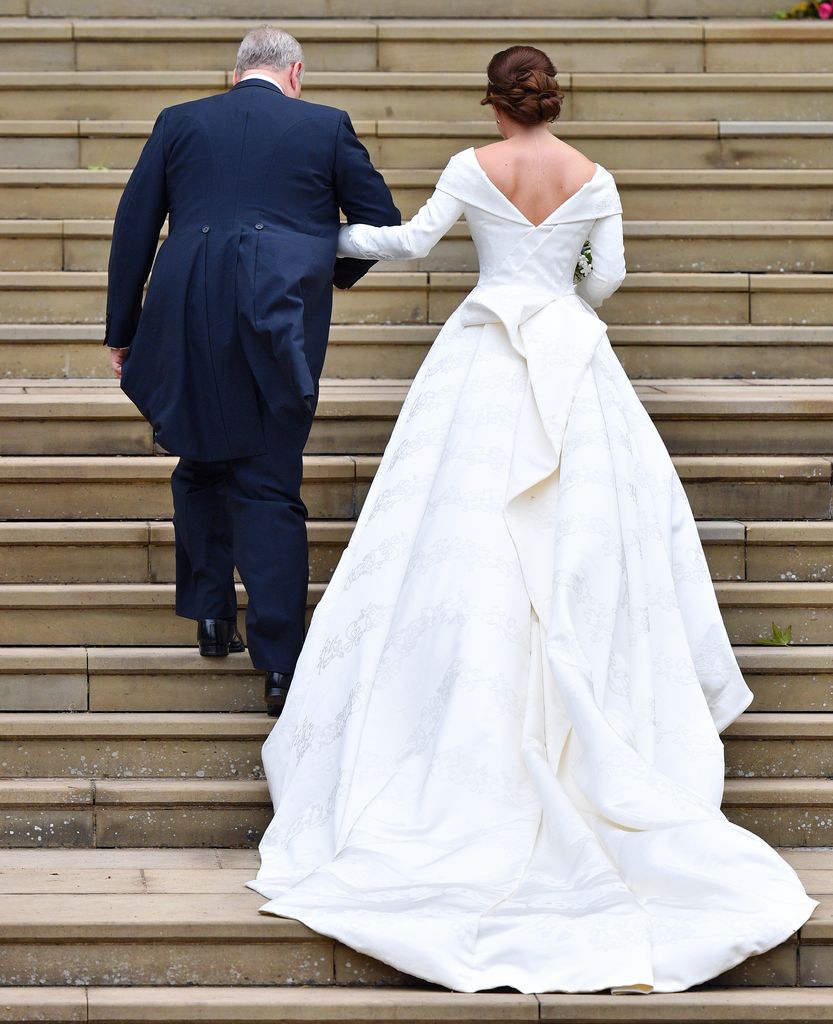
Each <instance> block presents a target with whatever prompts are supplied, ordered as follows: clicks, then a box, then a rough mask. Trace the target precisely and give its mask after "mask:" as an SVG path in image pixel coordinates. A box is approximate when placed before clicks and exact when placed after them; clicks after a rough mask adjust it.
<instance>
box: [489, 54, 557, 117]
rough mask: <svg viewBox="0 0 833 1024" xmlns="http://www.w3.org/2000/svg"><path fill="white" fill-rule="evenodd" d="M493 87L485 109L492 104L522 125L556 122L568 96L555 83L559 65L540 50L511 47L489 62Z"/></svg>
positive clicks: (490, 83)
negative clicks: (565, 97) (565, 96)
mask: <svg viewBox="0 0 833 1024" xmlns="http://www.w3.org/2000/svg"><path fill="white" fill-rule="evenodd" d="M486 74H487V77H488V79H489V84H488V85H487V87H486V95H485V96H484V97H483V99H482V100H481V101H480V103H481V104H482V105H485V104H491V105H492V106H493V107H494V108H495V110H497V111H498V112H499V113H504V114H506V115H507V117H509V118H511V119H512V120H513V121H517V122H518V123H519V124H527V125H531V124H540V123H541V122H542V121H555V120H556V118H557V117H558V115H559V114H560V113H561V103H562V101H563V99H564V94H563V93H562V91H561V90H560V89H559V88H558V83H557V82H556V80H555V76H556V70H555V65H554V64H553V62H552V61H551V60H550V59H549V57H548V56H547V55H546V54H545V53H544V51H543V50H539V49H538V48H537V47H536V46H510V47H509V48H508V49H506V50H500V51H499V52H498V53H496V54H495V55H494V57H492V59H491V60H490V61H489V67H488V69H487V71H486Z"/></svg>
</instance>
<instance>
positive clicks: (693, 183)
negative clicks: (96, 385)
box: [0, 76, 833, 319]
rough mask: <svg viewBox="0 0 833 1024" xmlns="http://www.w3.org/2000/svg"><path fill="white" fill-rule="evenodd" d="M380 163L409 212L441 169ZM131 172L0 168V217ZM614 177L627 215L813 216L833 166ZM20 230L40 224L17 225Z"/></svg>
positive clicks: (62, 203) (81, 196)
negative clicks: (830, 167)
mask: <svg viewBox="0 0 833 1024" xmlns="http://www.w3.org/2000/svg"><path fill="white" fill-rule="evenodd" d="M831 80H832V81H833V76H831ZM1 98H2V94H1V93H0V99H1ZM383 170H384V174H385V178H386V180H387V182H388V184H389V185H390V187H391V189H392V191H393V195H394V198H395V200H396V202H397V204H398V206H399V208H400V209H401V211H402V215H403V216H404V217H410V216H412V215H413V214H414V213H415V212H416V211H417V210H418V209H419V207H420V206H421V205H422V204H423V203H424V202H425V200H426V199H427V198H428V196H429V195H430V194H431V192H432V191H433V189H434V186H435V184H436V182H437V178H438V174H439V172H438V171H437V170H436V169H411V168H392V169H385V168H383ZM128 177H129V170H127V169H122V170H111V169H108V168H93V169H84V170H78V169H73V168H70V169H58V170H54V169H50V168H25V169H20V168H17V169H15V168H12V169H9V168H5V169H0V187H2V193H0V218H3V219H4V220H9V219H10V220H27V221H28V220H34V221H43V220H60V221H63V220H69V219H74V220H77V219H79V218H83V219H85V220H100V219H107V218H112V216H113V215H114V213H115V210H116V206H117V205H118V201H119V198H120V196H121V193H122V191H123V189H124V186H125V184H126V182H127V179H128ZM616 182H617V186H618V188H619V191H620V193H621V196H622V204H623V208H624V213H625V217H626V218H627V219H628V220H633V221H652V222H664V221H667V220H668V218H669V214H671V216H672V218H673V222H675V223H676V222H679V221H707V222H708V223H714V221H730V222H738V221H755V222H760V221H766V222H770V221H773V220H780V221H790V222H793V221H797V222H805V221H810V222H813V221H824V220H827V219H828V214H829V209H828V199H829V194H830V188H831V186H833V169H829V168H825V169H812V168H810V169H803V168H800V169H787V170H782V169H776V170H773V169H760V168H742V169H732V168H729V169H725V168H718V169H676V168H671V169H668V168H650V169H640V168H636V169H627V168H626V169H623V170H619V171H617V173H616ZM20 230H21V231H25V232H29V231H37V230H38V229H37V228H29V227H28V225H21V226H20ZM75 230H76V231H82V230H85V231H93V232H94V231H95V228H94V227H93V228H89V227H88V228H86V229H84V228H83V226H82V225H79V226H78V227H77V228H75ZM690 230H696V229H694V228H692V229H690ZM734 230H736V231H740V232H743V231H746V230H748V229H747V228H745V227H738V228H735V229H734ZM752 230H754V228H753V229H752ZM769 230H772V231H773V232H777V231H779V230H780V231H781V232H783V231H784V230H786V229H785V228H784V227H783V226H781V227H780V228H778V227H773V228H771V229H769ZM801 230H803V229H800V228H799V229H797V232H798V233H800V232H801ZM810 230H812V229H810ZM44 283H45V282H44ZM35 319H36V317H35Z"/></svg>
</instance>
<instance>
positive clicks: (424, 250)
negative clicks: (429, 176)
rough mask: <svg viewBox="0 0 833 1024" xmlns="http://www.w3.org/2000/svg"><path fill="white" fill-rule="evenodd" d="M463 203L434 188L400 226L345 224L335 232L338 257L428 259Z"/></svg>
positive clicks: (456, 217)
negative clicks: (420, 205)
mask: <svg viewBox="0 0 833 1024" xmlns="http://www.w3.org/2000/svg"><path fill="white" fill-rule="evenodd" d="M464 205H465V204H464V203H463V202H462V200H460V199H457V198H455V197H454V196H451V195H449V194H448V193H447V192H443V191H441V190H440V189H439V188H437V189H436V190H435V191H434V194H433V195H432V196H431V197H430V199H428V201H427V202H426V203H425V205H424V206H423V207H422V208H421V209H420V210H419V211H418V212H417V213H416V214H415V215H414V216H413V217H412V218H411V219H410V220H409V221H408V222H407V223H405V224H402V225H401V226H399V227H384V228H374V227H371V226H370V225H369V224H348V225H345V226H344V227H342V228H341V229H340V230H339V233H338V255H339V256H356V257H358V258H359V259H368V260H403V259H404V260H413V259H419V258H420V257H422V256H427V255H428V253H429V252H430V251H431V250H432V249H433V248H434V246H435V245H436V244H437V242H438V241H439V240H440V239H441V238H442V236H443V235H444V234H445V233H446V231H448V229H449V228H450V227H451V226H452V224H454V223H456V221H457V220H458V219H459V217H460V215H461V214H462V212H463V208H464Z"/></svg>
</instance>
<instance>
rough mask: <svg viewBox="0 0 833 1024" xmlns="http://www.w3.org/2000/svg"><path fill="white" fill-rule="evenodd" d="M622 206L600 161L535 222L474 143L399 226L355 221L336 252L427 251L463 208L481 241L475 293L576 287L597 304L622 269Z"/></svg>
mask: <svg viewBox="0 0 833 1024" xmlns="http://www.w3.org/2000/svg"><path fill="white" fill-rule="evenodd" d="M621 213H622V206H621V203H620V201H619V194H618V192H617V191H616V185H615V183H614V181H613V177H612V176H611V175H610V173H609V172H608V171H606V170H605V168H604V167H602V166H601V165H599V164H596V170H595V172H594V174H593V176H592V178H591V179H590V180H589V181H587V182H585V184H584V185H582V186H581V188H579V189H578V190H577V191H576V192H574V193H573V194H572V195H571V196H569V197H568V198H567V199H566V200H565V201H564V202H563V203H561V205H560V206H559V207H558V208H557V209H555V210H553V212H552V213H551V214H550V215H549V216H548V217H546V218H545V219H544V220H543V221H542V222H541V223H540V224H537V225H536V224H533V223H532V222H531V221H530V220H528V219H527V218H526V217H525V216H524V215H523V214H522V213H521V211H520V210H519V209H518V208H517V207H516V206H515V205H514V204H513V203H512V202H511V201H510V200H509V199H508V198H507V197H506V196H505V195H504V194H503V193H502V192H501V191H500V190H499V189H498V188H497V186H496V185H495V184H494V183H493V182H492V181H491V180H490V179H489V177H488V176H487V175H486V173H485V171H484V170H483V168H482V167H481V166H480V163H479V162H478V160H477V157H476V155H475V151H474V149H471V148H469V149H465V150H463V151H462V152H460V153H457V154H456V155H455V156H453V157H452V158H451V160H449V162H448V164H447V166H446V168H445V170H444V171H443V172H442V174H441V175H440V178H439V181H438V182H437V186H436V189H435V190H434V194H433V195H432V196H431V197H430V199H429V200H428V201H427V202H426V203H425V205H424V206H423V207H422V208H421V209H420V210H419V212H418V213H417V214H416V216H414V217H413V218H412V219H411V220H410V221H408V222H407V223H405V224H402V225H401V226H400V227H381V228H377V227H370V226H368V225H365V224H354V225H350V226H349V227H345V228H343V229H342V230H341V232H340V235H339V254H340V255H342V256H361V257H366V258H369V259H380V258H381V259H403V258H404V259H408V258H416V257H423V256H426V255H427V254H428V253H429V252H430V251H431V249H432V248H433V246H434V245H435V244H436V243H437V242H438V241H439V239H440V238H442V236H443V235H444V234H445V233H446V231H448V230H449V228H450V227H451V226H452V225H453V224H454V223H455V222H456V221H457V220H458V219H459V217H460V216H461V215H462V216H464V217H465V219H466V222H467V223H468V226H469V230H470V231H471V236H472V240H473V241H474V245H475V247H476V249H477V256H478V260H479V264H480V278H479V281H478V286H477V288H476V289H475V293H474V294H473V295H472V296H471V298H473V299H476V300H479V299H481V298H483V292H484V289H488V290H489V291H493V292H503V293H505V294H506V297H507V298H508V297H509V293H511V300H512V302H513V304H516V305H517V304H518V303H520V305H522V306H524V307H529V306H530V304H532V305H535V304H536V303H537V304H538V306H539V307H540V306H541V305H544V304H545V303H547V302H550V301H552V300H553V299H554V298H558V297H560V296H562V295H569V294H572V293H574V292H577V293H578V294H579V296H580V297H582V298H584V299H586V301H587V302H589V303H590V305H593V306H596V305H599V304H600V303H601V302H602V301H603V299H604V298H606V297H607V296H608V295H610V294H611V293H612V292H613V291H614V290H615V288H616V287H617V286H618V284H619V283H620V282H621V280H622V277H623V276H624V259H623V252H622V229H621ZM587 239H590V240H591V248H592V251H593V271H592V274H591V275H590V278H588V279H586V280H585V281H582V282H580V283H579V285H578V286H577V287H576V286H575V285H574V283H573V276H574V274H575V268H576V262H577V260H578V256H579V253H580V252H581V249H582V246H583V245H584V243H585V241H586V240H587Z"/></svg>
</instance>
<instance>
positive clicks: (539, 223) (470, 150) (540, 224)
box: [460, 146, 604, 228]
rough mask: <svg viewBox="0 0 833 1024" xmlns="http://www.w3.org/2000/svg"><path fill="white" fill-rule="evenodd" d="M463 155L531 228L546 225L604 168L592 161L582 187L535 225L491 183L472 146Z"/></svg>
mask: <svg viewBox="0 0 833 1024" xmlns="http://www.w3.org/2000/svg"><path fill="white" fill-rule="evenodd" d="M463 153H470V154H471V158H472V161H473V162H474V164H475V166H476V167H477V169H478V171H479V172H480V174H481V175H482V177H483V179H484V180H485V181H486V182H487V184H488V185H489V186H490V187H491V188H492V189H494V191H495V192H496V193H497V194H498V195H499V196H500V197H501V199H503V201H504V202H505V203H506V204H507V206H510V207H511V208H512V209H513V210H514V211H515V213H517V215H518V216H519V217H522V218H523V219H524V221H526V223H527V224H529V225H530V226H531V227H533V228H540V227H541V226H542V225H544V224H546V223H547V221H548V220H550V219H552V218H553V217H554V216H555V215H556V214H557V213H558V211H559V210H561V209H563V207H565V206H566V205H567V203H571V202H572V201H573V200H574V199H575V198H576V196H578V195H580V194H581V193H582V192H583V191H584V190H585V189H586V188H587V186H588V185H591V184H592V183H593V182H594V181H595V180H596V178H597V177H598V176H599V173H600V172H601V171H602V170H604V168H603V167H602V165H601V164H599V163H596V162H595V161H593V163H594V164H595V167H596V169H595V171H594V172H593V174H592V176H591V177H589V178H588V179H587V181H585V182H584V184H583V185H580V186H579V187H578V188H577V189H576V190H575V192H573V193H571V194H570V195H569V196H567V198H566V199H565V200H564V201H563V202H561V203H559V204H558V206H556V208H555V209H554V210H551V211H550V212H549V213H548V214H547V216H546V217H544V219H543V220H540V221H538V223H537V224H536V223H535V222H534V221H531V220H530V219H529V217H527V216H526V214H524V213H522V212H521V211H520V210H519V209H518V207H517V206H515V204H514V203H513V202H512V200H511V199H510V198H509V196H507V195H506V193H505V192H503V191H501V189H499V188H498V187H497V185H496V184H495V183H494V182H493V181H492V179H491V178H490V177H489V175H488V174H487V173H486V171H485V170H484V169H483V166H482V164H481V163H480V161H479V160H478V159H477V154H476V153H475V150H474V146H470V147H469V148H468V149H465V150H463ZM460 155H461V156H462V155H463V154H462V153H461V154H460Z"/></svg>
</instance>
